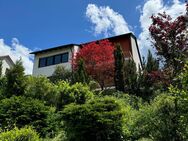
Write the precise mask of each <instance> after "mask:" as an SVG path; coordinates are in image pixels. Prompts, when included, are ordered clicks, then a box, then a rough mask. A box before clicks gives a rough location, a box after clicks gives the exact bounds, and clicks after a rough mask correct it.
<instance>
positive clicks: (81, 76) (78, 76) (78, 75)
mask: <svg viewBox="0 0 188 141" xmlns="http://www.w3.org/2000/svg"><path fill="white" fill-rule="evenodd" d="M74 79H75V80H74V81H75V82H82V83H88V82H89V76H88V75H87V73H86V70H85V64H84V60H83V59H80V60H79V62H78V66H77V70H76V72H75V75H74Z"/></svg>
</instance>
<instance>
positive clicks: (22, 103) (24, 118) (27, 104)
mask: <svg viewBox="0 0 188 141" xmlns="http://www.w3.org/2000/svg"><path fill="white" fill-rule="evenodd" d="M49 110H50V108H49V107H48V106H45V105H44V104H43V103H42V102H41V101H39V100H34V99H32V98H26V97H21V96H18V97H17V96H13V97H11V98H9V99H8V98H7V99H3V100H1V101H0V128H2V129H3V130H10V129H12V128H13V127H14V126H15V125H16V126H17V127H18V128H22V127H24V126H25V125H31V126H33V127H34V129H36V131H38V132H39V133H41V135H45V133H44V131H43V128H44V127H47V123H46V119H47V117H48V115H49Z"/></svg>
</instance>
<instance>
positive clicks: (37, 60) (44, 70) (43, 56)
mask: <svg viewBox="0 0 188 141" xmlns="http://www.w3.org/2000/svg"><path fill="white" fill-rule="evenodd" d="M105 39H108V40H109V41H110V42H112V43H113V44H114V45H115V44H117V43H119V44H121V46H122V49H123V53H124V55H125V59H129V58H132V59H133V60H134V61H135V63H136V65H137V67H138V66H139V65H140V66H141V56H140V52H139V49H138V44H137V40H136V37H135V36H134V35H133V34H132V33H128V34H123V35H118V36H114V37H110V38H105ZM101 40H103V39H101ZM87 43H90V42H87ZM87 43H84V44H87ZM80 47H81V44H68V45H62V46H58V47H54V48H49V49H44V50H40V51H35V52H32V53H31V54H34V55H35V57H34V66H33V75H34V76H38V75H45V76H51V75H52V74H53V72H54V70H55V68H56V66H57V65H62V66H64V67H65V68H66V69H69V70H71V69H72V65H71V60H72V57H73V56H75V54H76V53H77V52H78V50H79V48H80Z"/></svg>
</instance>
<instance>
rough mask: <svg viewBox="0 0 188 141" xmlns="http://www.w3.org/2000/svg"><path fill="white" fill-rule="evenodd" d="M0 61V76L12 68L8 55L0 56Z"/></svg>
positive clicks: (12, 63)
mask: <svg viewBox="0 0 188 141" xmlns="http://www.w3.org/2000/svg"><path fill="white" fill-rule="evenodd" d="M0 61H2V75H5V73H6V70H7V69H10V68H11V67H13V65H14V62H13V61H12V59H11V58H10V56H9V55H6V56H0Z"/></svg>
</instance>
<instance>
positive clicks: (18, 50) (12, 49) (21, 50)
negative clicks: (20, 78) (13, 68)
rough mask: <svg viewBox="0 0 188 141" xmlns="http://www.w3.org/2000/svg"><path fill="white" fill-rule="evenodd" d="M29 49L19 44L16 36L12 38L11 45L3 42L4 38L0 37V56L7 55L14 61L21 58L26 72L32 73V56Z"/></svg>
mask: <svg viewBox="0 0 188 141" xmlns="http://www.w3.org/2000/svg"><path fill="white" fill-rule="evenodd" d="M31 51H32V50H30V49H29V48H27V47H25V46H23V45H22V44H20V43H19V41H18V39H16V38H13V39H12V44H11V45H7V44H5V42H4V39H0V56H4V55H9V56H10V57H11V59H12V60H13V61H14V62H15V61H16V60H19V59H20V58H21V59H22V61H23V66H24V68H25V73H26V74H31V73H32V68H33V61H32V60H33V57H32V55H30V54H29V53H30V52H31Z"/></svg>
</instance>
